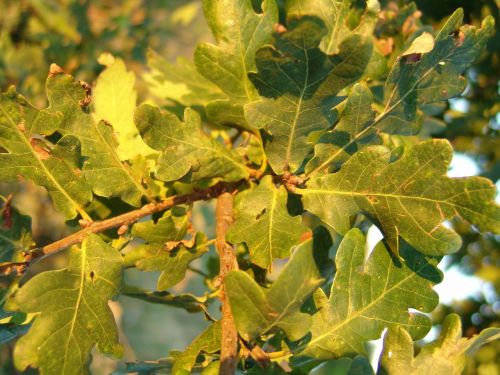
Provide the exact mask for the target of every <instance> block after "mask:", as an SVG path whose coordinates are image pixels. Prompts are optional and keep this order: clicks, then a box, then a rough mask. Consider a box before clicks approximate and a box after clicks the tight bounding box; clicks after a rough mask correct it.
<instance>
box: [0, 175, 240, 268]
mask: <svg viewBox="0 0 500 375" xmlns="http://www.w3.org/2000/svg"><path fill="white" fill-rule="evenodd" d="M240 184H241V182H231V183H228V182H219V183H218V184H216V185H214V186H211V187H209V188H207V189H203V190H197V191H194V192H192V193H190V194H185V195H175V196H171V197H168V198H166V199H165V200H163V201H161V202H155V203H149V204H146V205H145V206H143V207H141V208H139V209H137V210H134V211H130V212H126V213H124V214H122V215H118V216H115V217H112V218H110V219H107V220H103V221H94V222H91V223H90V224H89V225H88V226H87V227H85V228H83V229H82V230H80V231H78V232H75V233H73V234H70V235H69V236H67V237H64V238H62V239H60V240H58V241H56V242H53V243H51V244H48V245H46V246H43V247H38V248H35V249H33V250H30V251H26V252H25V253H24V258H25V261H24V262H4V263H0V275H1V274H8V273H10V272H13V271H17V272H18V273H21V272H23V271H24V270H25V269H26V268H27V267H29V266H30V264H31V263H33V262H34V261H36V260H38V259H41V258H42V257H44V256H46V255H49V254H53V253H56V252H58V251H59V250H62V249H65V248H67V247H68V246H71V245H74V244H77V243H80V242H82V241H83V240H84V239H85V237H86V236H87V235H89V234H90V233H100V232H103V231H105V230H108V229H112V228H117V227H120V226H122V225H123V224H127V225H128V224H131V223H133V222H135V221H137V220H139V219H140V218H142V217H145V216H148V215H151V214H154V213H157V212H161V211H165V210H168V209H169V208H172V207H174V206H176V205H179V204H185V203H191V202H195V201H200V200H208V199H211V198H216V197H218V196H219V195H221V194H224V193H226V192H233V191H234V190H235V189H236V188H237V187H238V186H239V185H240Z"/></svg>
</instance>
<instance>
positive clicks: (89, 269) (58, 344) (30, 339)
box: [14, 234, 123, 375]
mask: <svg viewBox="0 0 500 375" xmlns="http://www.w3.org/2000/svg"><path fill="white" fill-rule="evenodd" d="M122 265H123V262H122V257H121V256H120V254H119V253H118V252H117V251H116V250H115V249H113V248H111V247H110V246H108V245H107V244H106V243H105V242H103V241H102V240H101V239H100V238H99V237H97V236H96V235H93V234H91V235H89V236H88V238H87V239H85V240H84V242H83V244H82V247H81V249H78V248H72V249H71V250H70V260H69V265H68V268H66V269H62V270H57V271H47V272H42V273H40V274H38V275H37V276H35V277H33V278H32V279H31V280H30V281H28V282H27V283H26V284H25V285H24V286H22V287H21V289H20V290H19V291H18V292H17V294H16V296H15V300H16V303H17V305H18V306H19V308H20V309H21V311H23V312H26V313H40V315H39V316H38V317H37V318H36V319H35V323H34V324H33V325H32V327H31V329H30V330H29V332H28V334H27V335H25V336H23V337H22V338H21V339H19V340H18V342H17V344H16V347H15V350H14V360H15V364H16V367H17V368H18V369H20V370H24V369H25V368H27V367H28V366H32V367H36V368H39V369H40V372H41V374H61V375H62V374H71V375H74V374H89V370H88V365H89V363H90V351H91V350H92V348H93V347H94V345H96V344H97V348H98V349H99V351H101V352H102V353H105V354H108V355H112V356H115V357H116V356H121V353H122V349H121V347H120V345H119V344H118V331H117V328H116V325H115V321H114V318H113V314H112V312H111V310H110V309H109V307H108V300H109V299H111V298H112V297H113V296H115V295H116V294H117V293H118V292H119V289H120V284H121V278H122Z"/></svg>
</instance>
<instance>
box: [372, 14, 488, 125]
mask: <svg viewBox="0 0 500 375" xmlns="http://www.w3.org/2000/svg"><path fill="white" fill-rule="evenodd" d="M462 20H463V10H462V9H458V10H457V11H456V12H455V13H454V14H453V15H452V16H450V18H449V19H448V20H447V22H446V23H445V24H444V25H443V27H442V28H441V30H440V31H439V32H438V34H437V35H436V37H435V38H434V46H433V48H432V49H430V48H431V47H432V46H430V44H431V42H430V41H427V43H425V45H423V46H422V45H420V46H416V47H418V50H415V52H418V53H411V54H410V55H409V56H405V53H408V52H407V51H408V50H410V52H412V46H413V47H415V46H414V45H412V46H408V47H409V49H407V51H405V52H404V53H403V54H402V55H401V56H400V57H399V58H398V60H397V61H396V63H395V64H394V66H393V68H392V70H391V72H390V73H389V76H388V78H387V81H386V83H385V90H384V93H385V108H384V109H383V111H382V112H381V113H380V114H379V115H378V117H377V119H376V122H379V123H380V124H379V126H380V127H381V128H383V129H384V131H386V132H391V133H393V132H399V133H401V132H402V130H406V131H407V134H412V133H415V132H416V131H417V130H418V121H417V118H418V107H419V106H422V105H424V104H427V103H433V102H439V101H443V100H447V99H449V98H452V97H454V96H457V95H459V94H461V93H462V92H463V91H464V89H465V86H466V81H465V78H464V77H462V76H461V74H462V73H463V72H464V70H465V69H466V68H468V67H469V66H470V65H471V64H472V63H473V62H474V61H475V60H476V59H477V58H478V56H479V55H480V54H481V52H482V51H483V49H484V47H485V45H486V42H487V41H488V39H489V37H490V36H491V35H492V33H493V32H494V23H495V22H494V19H493V17H491V16H489V17H487V18H485V19H484V21H483V23H482V27H481V28H480V29H476V27H473V26H470V25H464V26H462V27H460V25H461V24H462ZM423 35H425V34H422V35H420V37H419V38H417V39H420V38H422V37H423ZM417 39H415V40H413V43H415V42H416V41H417ZM416 47H415V48H416Z"/></svg>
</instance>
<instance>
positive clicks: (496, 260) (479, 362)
mask: <svg viewBox="0 0 500 375" xmlns="http://www.w3.org/2000/svg"><path fill="white" fill-rule="evenodd" d="M283 1H284V0H280V1H279V3H281V5H283ZM253 2H254V5H255V7H256V8H258V6H259V3H260V1H259V0H253ZM353 2H355V3H356V2H357V3H359V6H360V8H363V6H364V5H363V3H364V1H362V0H355V1H353ZM415 2H416V4H417V7H418V9H419V10H420V12H416V13H414V14H413V15H412V17H413V19H414V20H415V22H420V20H421V21H422V22H423V23H428V24H433V25H436V26H437V25H439V24H440V23H441V22H442V20H443V18H444V17H446V16H448V15H449V14H451V13H452V12H453V11H454V10H455V9H456V8H458V7H462V8H464V11H465V22H467V23H471V24H474V25H479V24H480V22H481V19H482V18H484V17H485V16H486V15H488V14H491V15H493V16H494V17H495V20H496V34H495V36H494V37H493V38H492V39H491V40H490V42H489V46H488V48H487V51H486V52H485V53H484V55H483V56H482V58H481V59H480V60H479V61H477V62H476V64H475V65H474V66H473V67H472V68H470V69H469V70H468V72H467V78H468V80H469V85H468V87H467V89H466V91H465V92H464V93H463V94H462V96H461V97H460V98H456V99H452V100H450V101H449V103H447V104H446V108H445V110H444V111H443V112H442V114H441V115H439V116H438V117H439V121H437V120H436V121H434V123H433V124H432V126H431V127H430V130H429V132H430V134H431V135H432V136H434V137H439V138H443V137H445V138H448V139H449V140H450V141H451V142H452V143H453V146H454V148H455V150H456V152H457V153H458V154H459V155H461V156H462V157H463V158H466V160H467V162H468V165H471V163H472V168H468V170H465V165H466V164H457V165H456V169H457V171H456V173H457V174H458V175H463V174H471V173H474V174H479V175H483V176H486V177H488V178H490V179H491V180H493V181H494V182H495V183H496V184H497V186H498V187H500V183H499V181H500V138H499V137H498V133H499V131H500V101H499V96H500V86H499V83H500V31H499V30H500V27H499V25H500V10H499V7H500V0H473V1H472V0H440V1H436V0H417V1H415ZM408 3H409V2H408V1H402V0H400V1H381V4H382V7H383V9H384V12H383V14H384V16H385V17H386V20H385V21H386V22H385V25H386V27H384V28H380V29H379V30H378V33H379V35H377V37H380V38H382V37H383V38H384V39H385V40H387V39H389V38H390V37H391V28H390V22H387V19H389V20H390V19H391V17H394V18H396V16H397V14H398V12H399V11H400V10H401V9H402V8H404V7H405V6H408ZM202 13H203V12H202V4H201V0H1V1H0V87H1V89H2V91H3V90H5V89H7V87H9V86H10V85H16V87H17V89H18V91H19V92H20V93H22V94H23V95H25V96H26V97H27V98H30V99H31V101H32V102H33V104H35V105H37V106H39V107H43V106H44V105H46V98H45V78H46V76H47V73H48V69H49V66H50V64H51V63H53V62H55V63H57V64H58V65H59V66H61V67H62V68H63V69H64V70H65V71H66V72H68V73H71V74H72V75H74V76H75V77H76V78H77V79H80V80H84V81H86V82H89V83H92V82H93V81H94V80H95V78H96V77H97V75H98V74H99V72H100V71H101V70H102V69H103V67H102V66H101V65H100V64H99V63H98V57H99V55H101V54H102V53H103V52H110V53H112V54H113V55H115V56H117V57H121V58H123V60H124V61H125V62H126V63H127V67H128V68H129V69H131V70H133V71H134V72H135V74H136V76H137V78H138V81H137V90H138V93H139V101H144V100H154V101H157V102H158V100H159V98H158V96H160V97H161V90H160V89H165V87H162V88H160V89H158V87H157V90H155V87H154V86H152V79H151V77H152V75H154V73H155V66H156V65H155V64H158V66H159V65H161V64H163V62H162V61H161V59H164V60H166V61H168V62H172V63H173V62H175V61H176V60H177V59H178V58H182V57H184V58H186V59H188V60H190V59H191V58H192V53H193V51H194V48H195V46H196V44H197V43H198V42H201V41H207V40H208V41H209V40H210V39H211V36H210V32H209V30H208V27H207V25H206V23H205V21H204V19H203V14H202ZM387 25H388V26H387ZM153 51H154V52H153ZM148 60H149V66H150V68H148ZM163 66H165V65H163ZM174 74H175V73H174ZM166 89H168V87H167V88H166ZM173 89H175V88H173ZM159 104H163V105H168V104H169V105H172V104H175V103H168V102H166V101H160V103H159ZM461 169H464V170H461ZM471 171H472V172H471ZM12 192H15V193H16V194H15V200H14V204H15V206H16V207H18V208H19V209H20V210H21V212H23V213H26V214H29V215H30V216H31V217H32V220H33V237H34V240H35V242H36V243H37V244H41V245H42V244H46V243H49V242H51V241H54V240H56V239H58V238H60V237H61V236H63V235H64V234H65V233H67V231H68V228H67V227H66V226H65V224H64V219H63V218H61V217H60V216H59V215H58V214H57V213H55V212H54V211H53V210H52V208H51V204H50V201H49V200H48V198H47V196H46V194H45V192H44V191H43V190H41V189H38V188H35V187H33V186H31V185H20V184H9V185H6V184H3V185H0V194H1V195H3V196H7V195H8V194H9V193H12ZM212 211H213V207H212V206H211V205H210V204H202V205H200V209H199V210H196V212H197V214H196V217H194V218H193V220H194V224H195V226H198V228H199V229H200V230H204V231H205V232H206V233H207V234H209V235H210V234H213V223H211V222H210V221H209V220H210V219H209V218H210V217H211V216H212V215H211V213H212ZM451 224H452V225H453V226H454V227H455V228H456V229H457V230H458V231H459V233H461V234H462V236H463V239H464V241H463V246H462V248H461V249H460V251H459V252H458V253H456V254H454V255H452V256H448V259H445V261H444V262H443V263H444V264H445V265H446V266H445V268H446V270H450V269H458V270H459V271H460V272H461V274H464V275H469V276H471V277H473V278H474V279H475V280H482V281H483V282H482V283H480V284H479V285H482V287H480V288H478V290H477V291H475V292H474V293H472V294H471V295H463V296H461V297H460V298H456V297H455V298H454V299H453V300H452V301H451V302H448V303H446V304H441V305H440V307H439V308H438V309H437V310H436V311H435V312H434V313H433V318H434V321H435V324H436V326H435V329H434V330H433V331H431V333H430V335H429V339H431V338H434V337H436V336H437V334H438V332H439V327H440V324H441V322H442V320H443V318H444V316H445V315H446V314H447V313H449V312H456V313H458V314H459V315H460V316H461V317H462V324H463V327H464V332H465V334H466V335H467V336H471V335H473V334H475V333H477V332H479V331H480V330H482V329H484V328H486V327H489V326H500V299H499V295H500V238H499V237H498V236H497V237H495V236H491V235H489V236H488V235H486V236H481V235H479V234H478V233H477V232H476V231H475V229H474V228H472V227H470V226H468V225H466V224H464V223H463V222H459V221H456V222H453V223H451ZM210 259H211V258H210V257H208V260H207V259H205V260H203V261H204V262H205V263H207V264H210V262H211V260H210ZM62 261H63V260H62V259H59V258H58V257H54V258H51V259H50V260H45V261H43V262H41V264H39V265H38V267H39V268H45V269H46V268H53V267H59V266H60V262H62ZM207 264H204V265H200V266H202V267H204V268H207V267H208V266H207ZM446 270H445V274H447V273H448V272H447V271H446ZM191 276H192V275H191ZM156 278H157V275H155V274H153V273H139V272H137V271H131V272H127V283H130V284H132V285H136V286H141V287H144V288H149V289H154V284H155V280H156ZM192 280H194V278H192V277H190V276H189V275H188V277H187V279H186V281H185V282H183V283H181V285H178V286H176V288H175V289H176V290H175V292H186V291H188V292H193V293H201V291H202V290H203V285H201V283H200V282H198V283H197V282H194V281H192ZM460 280H461V279H460V278H458V279H457V282H456V283H455V284H453V282H452V283H451V285H452V287H454V288H457V289H458V290H460V288H461V285H460ZM0 283H1V280H0ZM454 292H455V293H453V295H454V296H457V295H460V293H456V290H455V291H454ZM112 308H113V310H114V313H115V315H116V316H117V319H118V320H119V322H120V327H121V330H122V340H123V343H124V344H125V347H126V351H125V358H124V360H125V361H134V360H156V359H158V358H161V357H166V356H167V354H168V352H169V350H171V349H174V348H175V349H183V348H184V347H185V346H186V345H187V344H188V343H189V342H190V341H191V340H192V339H193V338H194V337H195V336H196V334H197V333H198V332H200V330H201V328H202V327H204V326H205V325H206V322H205V319H204V317H203V316H202V314H189V313H187V312H185V311H184V310H181V309H174V308H170V307H166V306H163V305H161V304H158V305H152V304H146V303H143V302H140V301H139V300H132V299H130V298H127V297H121V298H120V299H119V300H118V301H116V302H114V303H113V305H112ZM12 347H13V345H12V343H9V345H0V374H12V373H15V371H14V370H13V368H12V366H11V364H10V363H9V358H10V353H11V351H12ZM498 358H500V344H499V343H498V342H497V343H491V344H489V345H487V346H485V347H484V348H482V349H481V350H480V351H479V352H478V354H477V355H476V357H475V358H474V359H472V360H471V361H470V363H469V365H468V367H467V371H466V373H468V374H469V373H470V374H476V373H479V374H492V375H493V374H500V364H499V363H498ZM93 369H94V371H95V373H96V374H109V373H111V372H113V371H115V370H116V364H115V362H114V361H110V360H107V359H105V358H104V357H101V356H97V357H96V359H95V360H94V363H93Z"/></svg>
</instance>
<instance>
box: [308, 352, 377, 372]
mask: <svg viewBox="0 0 500 375" xmlns="http://www.w3.org/2000/svg"><path fill="white" fill-rule="evenodd" d="M331 374H335V375H373V369H372V367H371V365H370V362H369V361H368V359H367V358H366V357H364V356H362V355H357V356H356V357H354V358H352V359H351V358H345V357H344V358H339V359H330V360H328V361H325V362H323V363H322V364H320V365H319V366H317V367H315V368H314V369H313V370H312V371H311V372H309V375H331Z"/></svg>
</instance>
